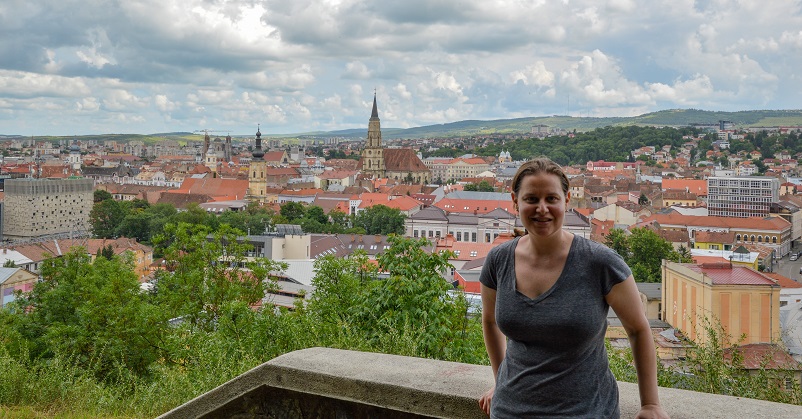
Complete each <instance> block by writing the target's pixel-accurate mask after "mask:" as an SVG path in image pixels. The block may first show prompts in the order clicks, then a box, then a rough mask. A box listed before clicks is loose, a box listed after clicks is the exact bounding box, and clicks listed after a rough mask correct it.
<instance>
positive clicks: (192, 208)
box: [170, 202, 220, 230]
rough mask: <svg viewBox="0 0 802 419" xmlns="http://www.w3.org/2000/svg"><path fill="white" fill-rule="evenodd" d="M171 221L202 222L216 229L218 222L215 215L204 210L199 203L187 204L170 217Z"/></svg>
mask: <svg viewBox="0 0 802 419" xmlns="http://www.w3.org/2000/svg"><path fill="white" fill-rule="evenodd" d="M170 222H172V223H188V224H202V225H205V226H207V227H209V228H211V229H213V230H214V229H216V228H217V226H218V225H219V224H220V221H219V220H218V219H217V216H216V215H214V214H210V213H208V212H206V211H205V210H204V209H203V208H201V207H200V205H198V204H196V203H194V202H193V203H191V204H189V205H187V209H186V211H181V212H178V213H176V214H175V215H174V216H173V217H171V220H170Z"/></svg>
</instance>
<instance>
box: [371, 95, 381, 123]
mask: <svg viewBox="0 0 802 419" xmlns="http://www.w3.org/2000/svg"><path fill="white" fill-rule="evenodd" d="M378 117H379V107H378V106H376V89H373V112H372V113H371V114H370V119H373V118H378Z"/></svg>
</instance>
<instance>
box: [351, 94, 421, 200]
mask: <svg viewBox="0 0 802 419" xmlns="http://www.w3.org/2000/svg"><path fill="white" fill-rule="evenodd" d="M357 169H358V170H361V171H362V173H363V174H366V175H369V176H372V177H374V178H389V179H394V180H398V181H401V182H408V183H413V184H422V185H425V184H427V183H430V182H431V180H432V179H431V178H432V174H431V172H430V171H429V168H428V167H426V165H425V164H423V162H422V161H421V160H420V158H419V157H418V155H417V154H416V153H415V150H413V149H411V148H384V147H383V146H382V132H381V122H380V121H379V110H378V107H377V106H376V94H375V93H374V95H373V112H372V113H371V115H370V120H369V121H368V139H367V141H366V142H365V149H364V150H362V158H361V159H359V164H358V165H357Z"/></svg>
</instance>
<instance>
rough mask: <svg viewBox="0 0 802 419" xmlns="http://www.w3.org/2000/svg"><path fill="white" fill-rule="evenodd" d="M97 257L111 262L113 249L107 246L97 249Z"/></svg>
mask: <svg viewBox="0 0 802 419" xmlns="http://www.w3.org/2000/svg"><path fill="white" fill-rule="evenodd" d="M97 255H98V256H99V257H104V258H106V260H112V259H114V247H112V246H111V245H110V244H109V245H106V246H104V247H102V248H100V249H97Z"/></svg>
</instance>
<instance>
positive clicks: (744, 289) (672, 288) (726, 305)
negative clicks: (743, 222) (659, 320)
mask: <svg viewBox="0 0 802 419" xmlns="http://www.w3.org/2000/svg"><path fill="white" fill-rule="evenodd" d="M662 276H663V302H664V304H663V313H662V317H663V319H664V320H665V321H666V322H668V323H669V324H671V325H672V326H674V327H675V328H677V329H679V330H681V331H683V332H684V333H685V334H686V335H687V336H688V337H689V338H690V339H691V340H693V341H694V342H697V343H705V342H706V341H707V334H706V331H705V323H704V322H705V321H706V320H707V321H709V322H710V323H711V324H713V325H714V326H715V325H717V324H718V323H720V324H721V327H722V328H723V330H724V332H725V333H726V334H727V335H729V337H730V339H729V342H722V343H723V345H724V346H725V347H727V346H731V345H733V344H741V345H746V344H750V343H771V342H776V341H779V339H780V286H779V285H778V284H777V283H776V282H774V281H773V280H771V279H769V278H768V277H766V276H764V275H762V274H760V273H759V272H757V271H755V270H753V269H750V268H747V267H744V266H738V265H731V264H729V263H711V264H700V265H697V264H689V263H675V262H669V261H666V260H664V261H663V275H662ZM741 336H743V337H744V339H743V341H740V342H739V339H740V338H741Z"/></svg>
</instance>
